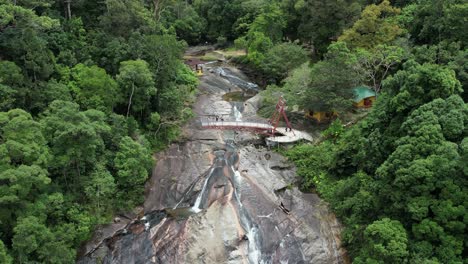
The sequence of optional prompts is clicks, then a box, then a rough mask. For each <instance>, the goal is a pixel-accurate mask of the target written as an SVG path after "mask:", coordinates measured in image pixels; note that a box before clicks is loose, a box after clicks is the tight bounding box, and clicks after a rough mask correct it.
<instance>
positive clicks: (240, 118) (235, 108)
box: [233, 105, 242, 121]
mask: <svg viewBox="0 0 468 264" xmlns="http://www.w3.org/2000/svg"><path fill="white" fill-rule="evenodd" d="M233 112H234V117H235V118H236V121H242V113H241V112H240V111H239V110H238V109H237V106H235V105H234V110H233Z"/></svg>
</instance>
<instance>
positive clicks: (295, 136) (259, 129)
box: [201, 120, 313, 144]
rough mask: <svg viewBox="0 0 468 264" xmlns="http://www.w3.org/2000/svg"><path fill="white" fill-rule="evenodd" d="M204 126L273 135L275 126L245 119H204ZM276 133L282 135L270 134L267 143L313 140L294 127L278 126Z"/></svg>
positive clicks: (202, 123)
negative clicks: (288, 128)
mask: <svg viewBox="0 0 468 264" xmlns="http://www.w3.org/2000/svg"><path fill="white" fill-rule="evenodd" d="M201 125H202V128H206V129H221V130H236V131H250V132H254V133H259V134H267V135H271V134H272V131H273V130H275V128H274V127H273V126H272V125H270V124H265V123H256V122H244V121H206V120H204V121H202V122H201ZM274 132H275V134H281V136H270V137H268V138H267V139H266V141H267V143H270V144H275V143H283V144H286V143H293V142H297V141H300V140H307V141H310V142H312V140H313V139H312V136H310V135H309V134H307V133H306V132H302V131H299V130H295V129H293V130H292V131H289V130H288V131H286V128H285V127H277V128H276V130H275V131H274Z"/></svg>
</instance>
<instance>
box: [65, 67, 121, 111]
mask: <svg viewBox="0 0 468 264" xmlns="http://www.w3.org/2000/svg"><path fill="white" fill-rule="evenodd" d="M71 77H72V81H71V82H70V83H69V86H70V90H71V91H72V92H73V94H74V96H75V98H76V101H77V102H78V103H79V104H80V106H81V107H82V108H83V109H92V108H93V109H98V110H101V111H106V112H110V111H111V110H112V109H113V108H114V106H115V105H116V103H117V102H118V101H120V98H121V94H120V93H119V92H118V86H117V83H116V82H115V81H114V79H112V77H111V76H109V75H107V73H106V71H105V70H104V69H101V68H99V67H98V66H95V65H94V66H85V65H83V64H78V65H76V66H75V67H73V69H72V70H71Z"/></svg>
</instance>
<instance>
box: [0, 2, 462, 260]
mask: <svg viewBox="0 0 468 264" xmlns="http://www.w3.org/2000/svg"><path fill="white" fill-rule="evenodd" d="M466 17H468V4H467V3H466V1H463V0H445V1H442V0H392V1H389V0H382V1H381V0H379V1H374V0H329V1H319V0H232V1H226V0H188V1H187V0H151V1H150V0H105V1H91V0H79V1H78V0H76V1H63V0H45V1H37V0H0V262H1V263H31V262H46V263H71V262H73V261H74V259H75V257H76V252H77V248H78V247H79V246H80V244H81V243H83V242H84V241H86V240H87V239H89V238H90V235H91V234H92V232H93V230H94V228H95V226H96V225H97V224H101V223H107V222H109V220H110V219H111V217H112V215H114V214H115V213H116V212H122V211H125V210H129V209H131V208H133V207H134V206H135V205H137V204H139V203H141V202H142V199H143V184H144V183H145V181H146V179H147V178H148V176H149V173H150V169H151V167H152V165H153V164H154V160H153V158H152V152H153V151H154V150H160V149H162V148H164V146H166V145H167V144H168V143H170V142H171V141H173V140H176V139H177V138H178V136H179V134H180V125H181V124H182V123H183V122H184V121H185V120H187V119H188V118H190V117H191V116H192V113H191V110H190V108H189V107H188V106H189V104H188V103H189V102H190V101H191V100H193V94H194V91H195V88H196V86H197V78H196V77H195V76H194V74H193V73H192V71H191V70H190V69H189V68H188V67H187V66H185V65H184V64H183V62H182V55H183V51H184V49H185V48H186V47H187V45H197V44H206V43H212V44H218V45H221V46H224V45H226V43H232V44H233V45H234V46H235V47H237V48H240V49H243V50H245V54H246V55H245V56H243V57H241V58H237V59H236V61H237V62H240V63H243V64H244V65H247V66H248V67H250V68H252V69H254V70H255V72H256V73H258V75H260V79H261V80H262V81H263V83H261V84H262V85H263V86H266V89H265V90H264V91H262V92H261V95H262V104H263V109H261V111H263V112H268V111H271V110H272V109H273V107H274V105H275V103H276V102H277V98H278V96H283V97H284V98H286V100H287V102H288V105H289V106H290V108H288V111H290V110H292V109H299V110H307V111H323V112H335V113H338V114H343V113H347V112H349V111H352V109H353V108H352V105H353V104H352V99H353V92H352V88H354V87H356V86H358V85H366V86H368V87H370V88H372V89H373V90H374V91H375V92H376V93H377V102H376V105H375V106H374V107H373V109H372V110H370V112H369V114H368V115H367V117H366V118H364V119H363V120H361V121H360V122H358V124H356V125H354V126H351V127H346V128H344V127H343V124H341V123H340V121H339V120H337V121H335V122H333V123H332V124H331V125H330V126H329V128H328V129H327V130H326V131H324V133H323V141H322V142H321V143H320V144H316V145H300V146H297V147H295V148H293V149H291V150H289V151H287V152H285V155H287V156H288V157H289V158H290V159H291V160H292V161H294V162H295V163H296V165H297V168H298V174H299V175H300V176H301V178H302V187H303V189H305V190H310V189H311V188H314V189H316V190H317V191H318V192H319V194H320V195H321V196H322V197H323V198H324V199H325V200H326V201H327V202H329V203H330V206H331V208H332V209H333V210H334V212H335V213H336V214H337V216H338V217H339V219H340V220H341V221H342V222H343V224H344V226H345V229H344V232H343V238H342V239H343V242H344V244H345V246H346V248H347V249H348V251H349V253H350V256H351V257H352V259H353V261H354V262H355V263H464V262H463V261H465V259H466V256H467V254H468V253H467V251H466V248H467V246H466V245H467V244H466V243H467V241H468V239H467V235H466V234H467V232H466V226H467V224H468V222H467V219H468V216H467V212H466V208H467V207H468V204H467V202H466V201H468V197H467V193H468V190H467V178H466V175H467V172H468V168H467V165H466V164H468V141H467V139H466V127H467V121H468V117H467V116H468V113H467V107H466V104H465V101H466V99H467V94H466V91H467V85H468V74H467V70H468V69H467V65H468V63H467V60H468V52H467V49H466V45H467V41H468V40H467V34H466V32H465V31H466Z"/></svg>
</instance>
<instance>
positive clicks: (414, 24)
mask: <svg viewBox="0 0 468 264" xmlns="http://www.w3.org/2000/svg"><path fill="white" fill-rule="evenodd" d="M405 9H406V10H404V11H405V12H406V13H408V15H407V17H408V19H406V20H404V22H405V25H406V27H407V28H408V29H409V33H410V34H411V36H412V38H414V40H415V41H416V43H418V44H437V43H439V42H441V41H443V40H446V41H448V42H456V41H462V42H463V43H467V41H468V39H467V36H466V34H465V33H464V24H465V22H464V21H465V20H464V19H465V18H466V16H467V12H468V4H467V3H466V2H465V1H463V0H448V1H442V0H423V1H418V2H417V3H415V4H412V5H408V6H407V7H406V8H405Z"/></svg>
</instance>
